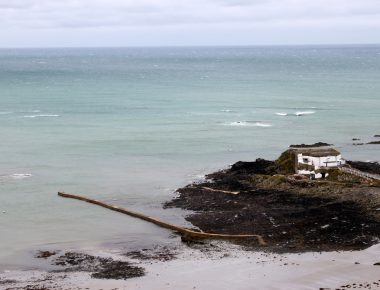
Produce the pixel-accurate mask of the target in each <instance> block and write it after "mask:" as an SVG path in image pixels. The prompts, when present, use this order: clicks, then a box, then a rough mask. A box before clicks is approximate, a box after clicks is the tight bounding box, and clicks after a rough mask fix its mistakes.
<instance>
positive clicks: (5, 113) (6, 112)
mask: <svg viewBox="0 0 380 290" xmlns="http://www.w3.org/2000/svg"><path fill="white" fill-rule="evenodd" d="M12 113H13V112H8V111H5V112H0V115H9V114H12Z"/></svg>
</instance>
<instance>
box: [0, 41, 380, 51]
mask: <svg viewBox="0 0 380 290" xmlns="http://www.w3.org/2000/svg"><path fill="white" fill-rule="evenodd" d="M318 46H319V47H329V46H330V47H333V46H335V47H339V46H346V47H349V46H351V47H354V46H380V42H378V43H314V44H298V43H294V44H215V45H212V44H191V45H115V46H95V45H94V46H80V45H78V46H76V45H73V46H14V47H12V46H9V47H0V50H4V49H81V48H83V49H88V48H92V49H94V48H95V49H96V48H99V49H102V48H203V47H204V48H207V47H210V48H211V47H215V48H218V47H221V48H222V47H225V48H227V47H231V48H233V47H247V48H248V47H318Z"/></svg>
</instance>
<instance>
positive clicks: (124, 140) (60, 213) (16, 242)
mask: <svg viewBox="0 0 380 290" xmlns="http://www.w3.org/2000/svg"><path fill="white" fill-rule="evenodd" d="M376 134H380V46H378V45H352V46H268V47H266V46H256V47H151V48H137V47H134V48H54V49H53V48H50V49H44V48H41V49H0V269H1V270H4V269H14V268H20V267H21V268H22V267H33V266H34V264H33V263H34V262H33V261H34V260H33V256H34V255H35V254H36V251H38V250H47V249H48V250H58V251H59V250H65V249H73V250H77V249H86V250H94V251H106V250H112V251H119V250H120V251H122V250H126V249H139V248H143V247H150V246H152V245H157V244H164V245H166V244H170V243H172V242H173V241H175V240H176V239H178V237H176V236H175V235H174V234H173V233H171V232H170V231H168V230H165V229H161V228H158V227H157V226H154V225H151V224H149V223H146V222H144V221H141V220H137V219H134V218H132V217H129V216H126V215H122V214H120V213H116V212H112V211H110V210H107V209H104V208H100V207H97V206H95V205H91V204H87V203H84V202H80V201H76V200H68V199H63V198H61V197H58V196H57V192H58V191H65V192H68V193H76V194H81V195H85V196H88V197H91V198H96V199H99V200H103V201H106V202H108V203H111V204H114V205H118V206H123V207H127V208H129V209H132V210H135V211H139V212H143V213H145V214H147V215H150V216H153V217H157V218H160V219H164V220H166V221H169V222H172V223H175V224H178V225H185V226H189V225H188V224H187V223H186V221H185V219H184V217H185V216H186V214H189V212H185V211H182V210H178V209H164V208H163V204H164V203H165V201H168V200H170V199H172V198H173V197H175V196H176V193H175V190H176V189H177V188H179V187H182V186H184V185H186V184H188V183H191V182H197V181H199V180H201V179H202V178H203V177H204V175H205V174H207V173H210V172H213V171H215V170H218V169H223V168H227V167H228V166H229V165H231V164H232V163H234V162H236V161H238V160H245V161H251V160H255V159H256V158H266V159H275V158H277V157H278V156H279V155H280V154H281V152H283V151H284V150H286V149H287V148H288V146H289V145H290V144H299V143H314V142H319V141H322V142H327V143H331V144H334V145H335V146H336V147H337V148H338V149H339V150H340V151H341V152H342V155H343V157H344V158H345V159H350V160H363V161H380V145H368V144H366V143H368V142H370V141H375V140H380V138H376V137H374V135H376ZM353 138H355V139H360V140H352V139H353ZM356 143H363V145H354V144H356Z"/></svg>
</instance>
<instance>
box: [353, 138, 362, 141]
mask: <svg viewBox="0 0 380 290" xmlns="http://www.w3.org/2000/svg"><path fill="white" fill-rule="evenodd" d="M359 140H360V139H359V138H352V141H359Z"/></svg>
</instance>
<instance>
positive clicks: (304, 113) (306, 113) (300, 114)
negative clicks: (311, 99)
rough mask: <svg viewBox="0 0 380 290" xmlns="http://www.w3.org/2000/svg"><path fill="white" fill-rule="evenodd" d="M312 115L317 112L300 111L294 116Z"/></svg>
mask: <svg viewBox="0 0 380 290" xmlns="http://www.w3.org/2000/svg"><path fill="white" fill-rule="evenodd" d="M311 114H315V111H299V112H295V113H294V115H296V116H303V115H311Z"/></svg>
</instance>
